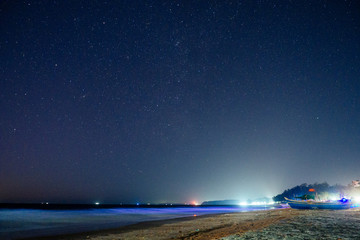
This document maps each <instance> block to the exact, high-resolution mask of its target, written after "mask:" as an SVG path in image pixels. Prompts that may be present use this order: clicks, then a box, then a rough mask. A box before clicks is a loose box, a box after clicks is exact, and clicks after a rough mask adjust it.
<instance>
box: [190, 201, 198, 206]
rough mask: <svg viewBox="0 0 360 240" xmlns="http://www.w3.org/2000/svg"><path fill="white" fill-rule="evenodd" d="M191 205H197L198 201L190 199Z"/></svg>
mask: <svg viewBox="0 0 360 240" xmlns="http://www.w3.org/2000/svg"><path fill="white" fill-rule="evenodd" d="M191 204H192V205H195V206H197V205H199V203H198V202H196V201H192V203H191Z"/></svg>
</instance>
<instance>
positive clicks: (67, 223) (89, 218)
mask: <svg viewBox="0 0 360 240" xmlns="http://www.w3.org/2000/svg"><path fill="white" fill-rule="evenodd" d="M262 209H265V208H259V207H257V208H251V207H172V208H114V209H86V210H32V209H2V210H0V239H14V238H21V237H36V236H46V235H57V234H67V233H76V232H84V231H92V230H101V229H107V228H115V227H120V226H125V225H129V224H134V223H139V222H144V221H153V220H163V219H172V218H179V217H187V216H193V215H194V214H196V215H197V216H200V215H205V214H217V213H229V212H247V211H254V210H262ZM267 209H269V208H267Z"/></svg>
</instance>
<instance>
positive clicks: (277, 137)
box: [0, 0, 360, 203]
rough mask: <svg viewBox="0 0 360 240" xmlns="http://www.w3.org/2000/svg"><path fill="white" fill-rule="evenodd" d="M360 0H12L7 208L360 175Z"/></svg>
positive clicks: (176, 198)
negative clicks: (15, 203) (27, 203)
mask: <svg viewBox="0 0 360 240" xmlns="http://www.w3.org/2000/svg"><path fill="white" fill-rule="evenodd" d="M359 76H360V3H359V1H349V0H347V1H343V0H339V1H323V0H319V1H285V0H284V1H262V0H257V1H253V0H249V1H180V0H179V1H133V0H124V1H80V0H77V1H58V0H57V1H55V0H42V1H40V0H39V1H35V0H34V1H32V0H27V1H20V0H19V1H10V0H5V1H4V0H3V1H1V3H0V149H1V150H0V202H41V201H50V202H61V203H80V202H81V203H92V202H94V201H100V202H104V203H120V202H122V203H134V202H157V203H160V202H181V203H183V202H190V201H198V202H201V201H204V200H215V199H239V200H242V199H248V198H255V197H263V196H269V197H271V196H274V195H276V194H278V193H280V192H282V191H283V190H284V189H286V188H290V187H293V186H295V185H298V184H301V183H304V182H307V183H314V182H324V181H327V182H328V183H329V184H335V183H339V184H348V183H350V181H351V180H354V179H357V178H359V177H360V174H359V172H360V147H359V146H360V80H359Z"/></svg>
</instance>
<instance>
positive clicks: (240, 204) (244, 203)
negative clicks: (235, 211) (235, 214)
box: [238, 202, 249, 206]
mask: <svg viewBox="0 0 360 240" xmlns="http://www.w3.org/2000/svg"><path fill="white" fill-rule="evenodd" d="M238 205H239V206H247V205H249V204H248V203H247V202H239V204H238Z"/></svg>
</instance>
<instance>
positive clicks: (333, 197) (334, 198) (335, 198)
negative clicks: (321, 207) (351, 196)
mask: <svg viewBox="0 0 360 240" xmlns="http://www.w3.org/2000/svg"><path fill="white" fill-rule="evenodd" d="M330 200H331V201H336V200H339V197H336V196H335V195H331V196H330Z"/></svg>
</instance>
